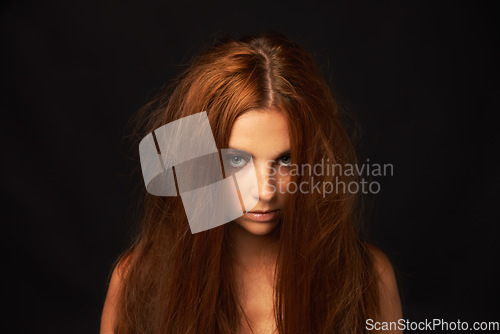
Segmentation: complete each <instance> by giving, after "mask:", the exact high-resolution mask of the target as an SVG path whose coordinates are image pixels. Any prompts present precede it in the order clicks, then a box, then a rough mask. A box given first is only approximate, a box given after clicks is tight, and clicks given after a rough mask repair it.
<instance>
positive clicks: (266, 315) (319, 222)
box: [101, 33, 401, 334]
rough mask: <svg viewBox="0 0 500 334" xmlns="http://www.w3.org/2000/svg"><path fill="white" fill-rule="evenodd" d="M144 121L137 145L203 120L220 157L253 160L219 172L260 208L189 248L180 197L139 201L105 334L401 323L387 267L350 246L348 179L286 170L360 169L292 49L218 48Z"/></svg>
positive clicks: (358, 244) (280, 41) (257, 43)
mask: <svg viewBox="0 0 500 334" xmlns="http://www.w3.org/2000/svg"><path fill="white" fill-rule="evenodd" d="M142 111H143V113H142V114H141V116H140V118H141V119H142V120H145V121H144V125H145V126H143V127H142V128H143V129H142V132H141V133H140V137H141V138H142V137H144V136H146V135H147V134H149V133H151V132H152V131H153V130H155V129H157V128H159V127H161V126H163V125H165V124H168V123H170V122H173V121H175V120H179V119H182V118H184V117H187V116H189V115H195V114H198V113H200V112H202V111H207V115H208V121H209V123H210V127H211V129H212V132H213V137H214V140H215V143H216V145H217V148H219V149H233V150H240V151H236V152H247V153H248V155H249V156H250V155H251V158H248V157H246V156H244V155H240V156H239V155H237V154H233V155H229V156H226V157H223V159H226V158H228V159H229V160H227V161H225V162H224V164H227V163H229V164H231V166H232V167H234V168H239V167H240V166H244V165H249V164H251V166H252V168H253V170H254V171H255V175H256V179H257V184H258V187H257V193H254V194H253V196H254V198H255V199H257V201H256V204H255V206H253V207H252V208H251V209H247V210H246V211H247V212H246V213H244V214H243V215H242V216H241V217H238V218H236V219H234V220H232V221H230V222H228V223H227V224H222V225H220V226H217V227H214V228H210V229H207V230H204V231H202V232H199V233H194V234H193V233H191V231H190V225H189V224H188V219H187V217H186V212H185V211H184V209H185V208H184V207H183V203H182V201H181V199H180V198H179V197H159V196H152V195H146V196H145V202H144V203H145V204H144V216H143V219H142V225H141V230H140V233H139V235H138V237H137V240H136V242H135V243H134V245H133V246H132V247H131V248H130V250H129V251H128V252H126V253H125V254H123V256H122V257H121V258H120V260H119V261H118V264H117V266H116V267H115V269H114V271H113V274H112V277H111V281H110V286H109V291H108V295H107V298H106V302H105V306H104V310H103V315H102V323H101V333H350V334H352V333H363V332H366V331H367V330H366V321H367V319H375V320H376V321H397V320H398V319H399V318H401V306H400V301H399V295H398V290H397V286H396V281H395V278H394V273H393V269H392V267H391V264H390V262H389V261H388V259H387V258H386V257H385V255H384V254H383V253H382V252H381V251H379V250H378V249H376V248H375V247H373V246H370V245H368V244H367V243H366V242H364V241H362V240H361V239H360V236H359V229H360V224H359V216H360V215H359V210H360V206H359V205H358V204H359V201H358V196H357V194H356V193H352V192H349V191H332V190H333V189H334V188H333V187H335V185H336V184H338V183H340V182H345V183H348V182H353V181H356V178H355V177H353V176H348V175H330V174H328V173H323V174H320V175H316V174H315V175H314V176H313V177H314V181H313V180H312V177H311V175H310V173H309V174H308V173H300V172H299V173H297V169H296V168H292V166H314V165H315V164H318V163H321V162H322V161H323V162H324V161H328V162H330V163H336V164H354V163H356V156H355V153H354V149H353V146H352V144H351V141H350V139H349V137H348V135H347V133H346V130H345V128H344V126H343V124H342V122H341V111H340V110H339V107H338V105H337V103H336V100H335V98H334V96H333V95H332V93H331V91H330V89H329V87H328V85H327V83H326V81H325V80H324V79H323V78H322V75H321V73H320V71H319V69H318V67H317V66H316V65H315V63H314V61H313V59H312V57H311V56H310V55H309V54H308V53H307V52H305V51H304V50H303V49H302V48H301V47H300V46H298V45H296V44H295V43H293V42H291V41H290V40H288V39H287V38H285V37H283V36H282V35H279V34H273V33H266V34H263V35H260V36H255V37H245V38H242V39H239V40H224V41H221V42H219V43H218V44H216V45H215V46H214V47H212V48H211V49H210V50H208V51H206V52H205V53H203V54H202V55H201V56H199V57H197V58H196V59H194V60H193V62H192V64H191V65H190V66H189V68H187V70H185V71H184V73H183V74H182V75H181V76H180V77H179V79H178V81H177V82H175V83H174V84H173V85H172V86H171V89H167V90H165V91H164V92H162V93H161V94H159V95H158V96H157V97H155V98H154V99H153V101H151V102H150V103H148V104H147V105H146V106H145V107H144V108H143V109H142ZM157 144H160V143H157ZM315 184H316V185H317V184H321V188H320V189H322V190H324V191H322V192H318V191H314V190H315V189H316V190H317V189H318V187H317V186H316V188H315V187H314V185H315ZM299 186H300V191H299ZM335 189H336V190H338V188H335ZM245 196H246V195H245ZM244 200H245V199H244V198H243V196H242V195H241V194H240V201H244Z"/></svg>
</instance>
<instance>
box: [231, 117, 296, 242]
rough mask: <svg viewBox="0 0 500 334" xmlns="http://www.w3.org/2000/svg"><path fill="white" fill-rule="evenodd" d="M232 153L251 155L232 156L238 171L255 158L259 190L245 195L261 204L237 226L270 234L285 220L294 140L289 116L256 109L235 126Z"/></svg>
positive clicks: (232, 136)
mask: <svg viewBox="0 0 500 334" xmlns="http://www.w3.org/2000/svg"><path fill="white" fill-rule="evenodd" d="M229 149H236V150H243V151H246V153H247V155H246V156H245V155H236V154H235V155H232V156H228V159H229V164H230V165H231V166H232V167H234V168H239V167H240V166H244V165H246V164H247V163H249V161H248V160H249V156H251V160H252V161H251V162H252V163H253V165H254V166H253V167H254V169H255V173H256V176H257V186H258V187H257V188H258V189H255V190H254V191H251V192H250V194H248V193H247V194H243V195H244V196H253V198H252V200H253V203H257V204H255V206H254V207H252V208H246V212H245V214H244V215H243V216H241V217H239V218H238V219H236V220H235V223H236V224H238V225H240V226H241V227H243V228H244V229H245V230H246V231H248V232H250V233H252V234H255V235H265V234H268V233H270V232H272V231H273V230H274V229H275V228H276V227H277V226H278V223H279V221H280V219H281V214H282V211H281V210H283V206H284V202H285V196H286V189H287V187H286V186H287V184H288V182H290V175H289V167H290V162H291V159H290V138H289V133H288V123H287V120H286V117H285V115H284V114H283V113H282V112H280V111H278V110H276V109H253V110H250V111H248V112H246V113H244V114H243V115H241V116H240V117H238V118H237V119H236V121H235V123H234V125H233V128H232V130H231V134H230V137H229ZM240 195H241V194H240ZM250 202H252V201H250Z"/></svg>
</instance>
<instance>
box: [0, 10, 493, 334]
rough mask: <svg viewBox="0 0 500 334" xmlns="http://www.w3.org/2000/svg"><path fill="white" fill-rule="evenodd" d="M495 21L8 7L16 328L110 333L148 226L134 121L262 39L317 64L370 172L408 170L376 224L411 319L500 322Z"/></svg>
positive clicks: (6, 213) (8, 226) (413, 14)
mask: <svg viewBox="0 0 500 334" xmlns="http://www.w3.org/2000/svg"><path fill="white" fill-rule="evenodd" d="M491 3H492V4H493V3H494V2H491ZM487 4H488V3H480V4H477V3H476V4H467V5H466V4H461V3H459V2H443V3H439V4H436V3H422V2H414V3H405V4H400V3H398V2H391V1H386V2H383V3H377V4H375V3H371V2H366V3H359V2H358V3H351V2H332V3H331V4H328V5H324V4H319V3H317V4H314V3H291V2H281V3H267V4H258V3H255V2H247V3H245V4H243V3H242V4H237V3H236V2H231V3H228V4H224V5H222V4H217V3H213V2H191V1H186V2H184V3H183V4H180V3H179V2H168V1H148V2H146V1H145V2H139V1H127V2H121V1H93V0H91V1H44V2H24V1H16V2H13V1H12V2H10V3H3V4H2V5H1V15H2V17H1V22H2V62H1V66H2V75H1V78H2V95H3V97H2V99H1V100H0V101H1V110H2V113H1V120H0V124H1V134H2V154H3V157H2V164H1V173H0V175H1V184H2V190H3V193H4V196H3V205H2V206H4V208H3V215H2V226H3V229H2V232H3V233H2V239H3V240H2V245H3V246H4V248H5V250H4V251H3V254H2V255H3V259H5V262H4V265H3V266H2V267H3V270H2V276H3V278H4V283H3V290H4V295H5V296H7V297H6V298H4V305H6V306H7V309H8V311H7V312H8V313H7V317H6V324H7V325H8V327H10V326H13V327H12V328H14V329H15V330H16V332H36V333H95V332H97V331H98V328H99V322H100V313H101V309H102V305H103V302H104V298H105V293H106V289H107V279H108V275H109V271H110V269H111V265H112V263H113V261H114V260H115V259H116V257H117V256H118V255H119V253H120V252H121V251H122V250H123V249H124V247H125V246H126V245H127V243H128V241H129V239H130V235H131V231H132V230H133V226H134V224H133V218H132V213H133V207H134V202H135V199H134V198H133V196H132V195H131V187H133V182H132V181H131V180H132V178H131V176H130V174H131V170H132V168H133V167H134V165H136V164H138V161H137V160H134V159H135V158H136V156H135V155H133V154H136V153H137V152H135V151H134V148H130V147H127V142H126V141H125V140H124V136H125V135H126V134H127V133H126V130H125V126H126V123H127V121H128V120H129V119H130V117H131V116H132V114H133V113H134V112H135V111H136V110H137V109H138V108H139V107H140V106H141V105H142V104H143V103H145V102H146V101H147V98H148V96H150V95H151V92H152V91H153V90H154V89H157V88H158V87H160V86H161V85H163V84H164V83H167V82H169V81H170V80H172V79H173V78H174V76H175V75H176V74H178V73H179V71H180V70H181V69H182V68H183V67H182V65H183V64H185V63H186V62H187V61H188V60H189V58H190V56H192V55H194V54H196V52H197V51H199V50H200V49H201V48H202V47H203V46H205V45H208V44H210V43H211V42H212V41H213V39H214V36H217V35H220V34H223V33H228V34H229V35H231V36H235V37H238V36H241V35H244V34H249V33H256V32H261V31H264V30H277V31H280V32H283V33H286V34H287V35H289V36H290V37H291V38H292V39H294V40H295V41H297V42H299V43H302V44H303V45H304V46H305V47H306V48H307V49H308V50H309V51H310V52H312V53H313V54H314V55H315V57H316V58H317V60H318V62H319V63H320V65H321V66H322V68H323V69H324V72H325V75H326V76H327V77H328V78H329V79H331V80H333V82H334V83H335V88H336V90H337V92H338V93H339V94H340V95H341V96H342V97H343V99H344V100H345V101H347V103H348V104H349V106H350V109H351V112H352V113H353V114H354V115H355V116H356V117H357V119H358V120H359V122H360V124H361V126H362V128H363V133H364V136H363V137H362V143H363V147H364V151H363V154H364V157H365V158H369V159H370V162H372V163H391V164H393V165H394V175H393V176H387V177H383V178H377V181H378V182H380V183H381V186H382V189H381V192H380V193H379V194H378V195H376V196H374V210H373V212H372V214H371V216H370V219H369V221H368V223H369V224H370V226H371V230H372V231H373V235H374V239H375V241H376V242H377V244H378V245H379V246H380V247H381V248H382V249H383V250H384V251H385V252H386V253H387V255H388V256H389V257H390V259H391V260H392V261H393V263H394V266H395V268H396V270H397V275H398V279H399V285H400V289H401V293H402V298H403V302H404V316H405V318H408V319H410V320H412V321H420V320H424V319H426V318H427V319H433V318H443V319H445V320H448V321H457V320H458V319H460V320H461V321H469V322H473V321H483V320H487V321H499V320H500V319H499V318H500V316H499V315H500V293H499V288H498V282H499V281H500V280H499V276H500V275H499V253H500V252H499V246H498V243H499V227H498V223H499V220H498V218H497V210H498V204H497V199H498V196H495V195H496V191H497V189H498V173H497V170H498V165H497V159H496V157H497V156H498V149H497V146H496V145H495V143H494V140H493V135H494V134H495V132H496V131H497V129H498V126H497V123H496V122H497V120H495V119H494V114H495V113H498V110H499V108H498V65H497V63H498V61H497V58H498V51H497V47H498V40H497V34H498V33H497V30H498V26H497V23H496V20H498V18H497V17H498V11H495V10H493V6H489V5H487ZM134 180H135V179H134ZM131 208H132V209H131Z"/></svg>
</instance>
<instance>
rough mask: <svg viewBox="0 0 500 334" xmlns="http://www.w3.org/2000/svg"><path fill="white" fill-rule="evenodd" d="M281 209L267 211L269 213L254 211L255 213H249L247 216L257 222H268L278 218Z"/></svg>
mask: <svg viewBox="0 0 500 334" xmlns="http://www.w3.org/2000/svg"><path fill="white" fill-rule="evenodd" d="M278 212H279V209H276V210H267V211H262V210H254V211H248V212H246V213H245V216H247V217H248V218H249V219H251V220H253V221H256V222H268V221H271V220H273V219H274V218H276V216H277V215H278Z"/></svg>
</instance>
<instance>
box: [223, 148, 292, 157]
mask: <svg viewBox="0 0 500 334" xmlns="http://www.w3.org/2000/svg"><path fill="white" fill-rule="evenodd" d="M227 150H234V151H240V152H245V153H248V154H250V152H248V151H245V150H242V149H239V148H234V147H228V148H227ZM231 153H237V152H231ZM250 155H251V154H250ZM284 155H291V150H290V149H287V150H285V151H283V152H281V153H278V154H276V158H275V159H278V158H281V157H282V156H284ZM251 156H252V155H251Z"/></svg>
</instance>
